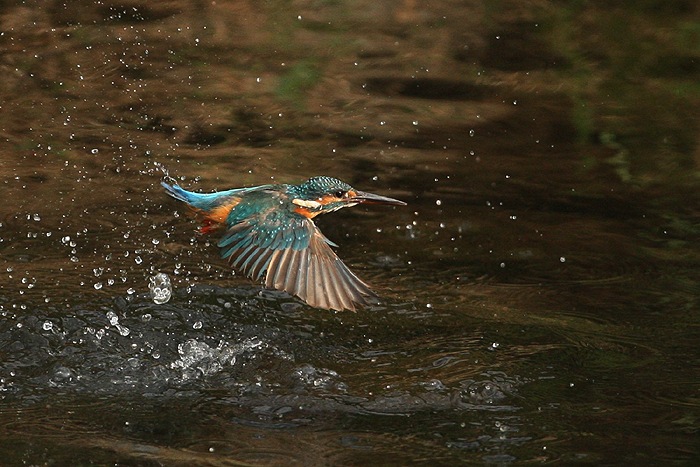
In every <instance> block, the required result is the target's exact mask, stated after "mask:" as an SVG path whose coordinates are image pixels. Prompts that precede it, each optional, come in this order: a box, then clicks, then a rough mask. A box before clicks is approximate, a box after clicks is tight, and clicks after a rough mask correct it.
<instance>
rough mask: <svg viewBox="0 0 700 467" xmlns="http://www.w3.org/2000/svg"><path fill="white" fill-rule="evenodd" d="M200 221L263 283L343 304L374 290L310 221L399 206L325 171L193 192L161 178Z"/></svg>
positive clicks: (369, 296) (239, 266) (225, 252)
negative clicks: (290, 180)
mask: <svg viewBox="0 0 700 467" xmlns="http://www.w3.org/2000/svg"><path fill="white" fill-rule="evenodd" d="M161 184H162V185H163V187H164V188H165V190H166V191H167V193H168V194H169V195H170V196H172V197H173V198H175V199H177V200H179V201H183V202H184V203H186V204H187V206H188V207H189V208H190V209H191V211H193V212H194V214H195V215H196V217H198V218H199V220H200V221H201V222H202V226H201V227H200V232H202V233H204V234H210V233H215V232H220V233H221V238H220V240H219V241H218V243H217V245H218V247H219V248H220V252H221V257H222V258H224V259H227V260H228V262H229V264H230V265H231V266H232V267H233V268H234V270H238V271H239V272H241V271H242V272H243V273H244V274H245V275H246V276H248V277H249V278H251V279H253V280H255V281H264V284H265V287H267V288H271V289H276V290H282V291H285V292H287V293H289V294H291V295H296V296H297V297H299V298H300V299H302V300H303V301H304V302H306V303H307V304H309V305H311V306H312V307H315V308H322V309H328V310H338V311H343V310H351V311H354V310H355V309H356V307H357V306H358V305H360V306H364V305H368V304H371V303H376V300H377V296H376V294H375V293H374V292H372V290H371V289H370V288H369V286H368V285H367V284H366V283H365V282H364V281H362V280H361V279H360V278H359V277H357V276H356V275H355V274H354V273H353V272H352V271H351V270H350V269H349V268H348V267H347V266H346V265H345V263H343V262H342V261H341V260H340V258H338V256H337V255H336V254H335V252H334V251H333V249H332V247H337V246H338V245H336V244H335V243H333V242H332V241H330V240H329V239H327V238H326V237H325V236H324V235H323V234H322V233H321V230H320V229H319V228H318V227H317V226H316V224H315V223H314V221H313V219H314V218H315V217H316V216H318V215H320V214H326V213H329V212H333V211H337V210H338V209H342V208H346V207H351V206H356V205H358V204H385V205H394V206H404V205H406V203H404V202H403V201H399V200H397V199H393V198H388V197H386V196H380V195H375V194H372V193H366V192H363V191H359V190H356V189H355V188H353V187H351V186H350V185H348V184H347V183H345V182H342V181H340V180H338V179H336V178H333V177H325V176H322V177H312V178H310V179H308V180H306V181H305V182H303V183H301V184H299V185H288V184H274V185H261V186H254V187H249V188H234V189H230V190H225V191H218V192H214V193H194V192H191V191H187V190H185V189H183V188H181V187H180V186H178V185H177V184H170V183H167V182H165V181H163V182H161Z"/></svg>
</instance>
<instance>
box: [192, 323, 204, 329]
mask: <svg viewBox="0 0 700 467" xmlns="http://www.w3.org/2000/svg"><path fill="white" fill-rule="evenodd" d="M192 328H193V329H202V322H201V321H197V322H196V323H194V324H193V325H192Z"/></svg>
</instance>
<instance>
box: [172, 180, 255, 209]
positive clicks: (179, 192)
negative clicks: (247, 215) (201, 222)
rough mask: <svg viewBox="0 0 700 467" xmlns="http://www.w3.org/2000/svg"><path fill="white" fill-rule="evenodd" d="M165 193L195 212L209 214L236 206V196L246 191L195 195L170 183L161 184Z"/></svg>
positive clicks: (236, 190) (235, 190)
mask: <svg viewBox="0 0 700 467" xmlns="http://www.w3.org/2000/svg"><path fill="white" fill-rule="evenodd" d="M160 184H161V185H163V188H165V191H166V192H167V193H168V194H169V195H170V196H172V197H173V198H175V199H176V200H179V201H183V202H185V203H187V205H188V206H189V207H191V208H193V209H194V210H195V211H201V212H203V213H209V212H210V211H212V210H214V209H217V208H219V207H221V206H222V205H227V204H232V203H233V204H235V202H234V200H235V199H236V198H237V197H236V195H237V194H238V193H240V192H241V191H245V189H243V190H240V189H234V190H227V191H216V192H214V193H194V192H192V191H187V190H185V189H184V188H181V187H180V186H179V185H177V184H175V183H173V184H170V183H168V182H165V181H163V182H160Z"/></svg>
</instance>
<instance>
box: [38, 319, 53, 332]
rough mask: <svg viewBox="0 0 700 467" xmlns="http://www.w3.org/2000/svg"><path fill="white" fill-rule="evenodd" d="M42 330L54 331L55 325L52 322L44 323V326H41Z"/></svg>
mask: <svg viewBox="0 0 700 467" xmlns="http://www.w3.org/2000/svg"><path fill="white" fill-rule="evenodd" d="M41 328H42V329H43V330H44V331H50V330H52V329H53V323H52V322H51V321H44V324H43V325H42V326H41Z"/></svg>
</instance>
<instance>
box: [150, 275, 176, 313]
mask: <svg viewBox="0 0 700 467" xmlns="http://www.w3.org/2000/svg"><path fill="white" fill-rule="evenodd" d="M148 288H149V290H150V291H151V298H152V299H153V303H156V304H158V305H161V304H163V303H167V302H168V301H169V300H170V297H171V296H172V294H173V289H172V285H171V283H170V277H168V275H167V274H165V273H162V272H159V273H158V274H156V275H155V276H151V277H150V279H149V280H148Z"/></svg>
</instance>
